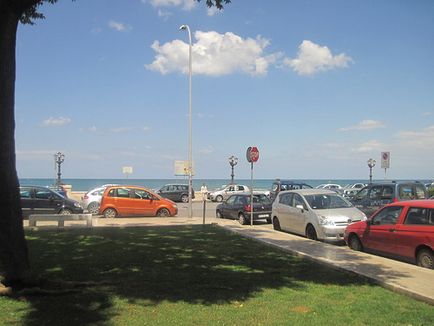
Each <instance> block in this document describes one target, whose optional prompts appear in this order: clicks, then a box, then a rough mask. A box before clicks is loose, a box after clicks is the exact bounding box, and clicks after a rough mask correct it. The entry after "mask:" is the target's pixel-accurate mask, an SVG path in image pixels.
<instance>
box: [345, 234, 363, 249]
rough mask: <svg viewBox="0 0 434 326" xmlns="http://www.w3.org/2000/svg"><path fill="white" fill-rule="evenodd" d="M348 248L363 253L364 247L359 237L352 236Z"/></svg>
mask: <svg viewBox="0 0 434 326" xmlns="http://www.w3.org/2000/svg"><path fill="white" fill-rule="evenodd" d="M348 247H350V248H351V249H353V250H355V251H363V245H362V242H361V241H360V239H359V237H358V236H357V235H352V236H351V237H350V239H349V241H348Z"/></svg>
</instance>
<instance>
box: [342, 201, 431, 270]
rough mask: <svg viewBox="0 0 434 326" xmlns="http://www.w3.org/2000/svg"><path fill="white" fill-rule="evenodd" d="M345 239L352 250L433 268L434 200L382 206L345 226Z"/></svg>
mask: <svg viewBox="0 0 434 326" xmlns="http://www.w3.org/2000/svg"><path fill="white" fill-rule="evenodd" d="M344 239H345V242H346V243H347V245H348V246H349V247H350V248H351V249H354V250H359V251H364V250H366V251H372V252H378V253H380V254H383V255H386V256H393V257H397V258H399V259H402V260H406V261H411V262H415V263H416V264H417V265H419V266H422V267H426V268H431V269H434V201H433V200H411V201H403V202H396V203H393V204H389V205H387V206H384V207H383V208H382V209H380V210H378V211H377V212H375V213H374V214H373V215H372V217H371V218H369V219H368V220H367V221H362V222H357V223H353V224H350V225H348V226H347V228H346V230H345V235H344Z"/></svg>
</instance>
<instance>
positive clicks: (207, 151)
mask: <svg viewBox="0 0 434 326" xmlns="http://www.w3.org/2000/svg"><path fill="white" fill-rule="evenodd" d="M199 153H200V154H203V155H210V154H212V153H214V147H212V146H211V145H208V146H207V147H206V148H202V149H200V150H199Z"/></svg>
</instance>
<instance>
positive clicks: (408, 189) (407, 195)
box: [398, 185, 415, 199]
mask: <svg viewBox="0 0 434 326" xmlns="http://www.w3.org/2000/svg"><path fill="white" fill-rule="evenodd" d="M398 191H399V197H400V198H401V199H414V197H415V195H414V192H413V187H412V185H399V186H398Z"/></svg>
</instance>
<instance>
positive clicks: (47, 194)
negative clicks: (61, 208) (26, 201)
mask: <svg viewBox="0 0 434 326" xmlns="http://www.w3.org/2000/svg"><path fill="white" fill-rule="evenodd" d="M52 195H53V193H52V192H51V191H49V190H45V189H37V190H36V191H35V198H37V199H50V198H51V197H52Z"/></svg>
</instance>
